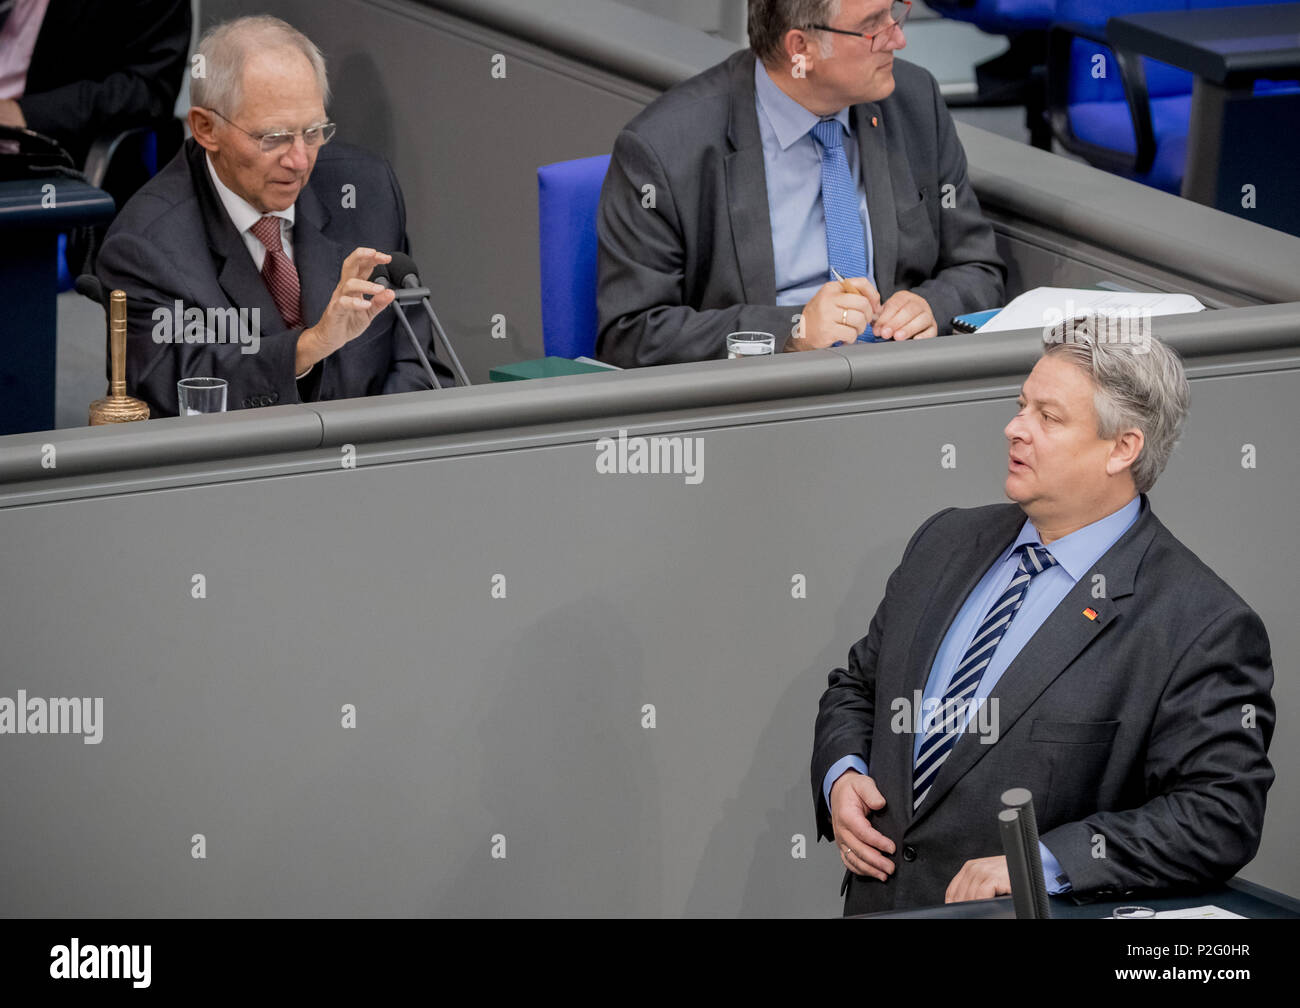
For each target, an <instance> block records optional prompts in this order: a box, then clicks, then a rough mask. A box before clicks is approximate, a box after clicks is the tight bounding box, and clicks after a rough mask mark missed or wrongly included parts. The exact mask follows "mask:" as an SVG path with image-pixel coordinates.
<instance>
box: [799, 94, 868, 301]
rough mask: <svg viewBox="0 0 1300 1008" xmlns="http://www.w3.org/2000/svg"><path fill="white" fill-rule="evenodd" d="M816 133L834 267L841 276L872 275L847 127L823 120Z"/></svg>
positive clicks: (829, 246) (823, 200)
mask: <svg viewBox="0 0 1300 1008" xmlns="http://www.w3.org/2000/svg"><path fill="white" fill-rule="evenodd" d="M812 134H813V137H814V138H815V139H816V140H817V143H818V144H820V145H821V148H822V210H823V211H824V212H825V215H826V254H827V257H828V259H829V262H830V266H831V268H832V269H836V270H839V272H840V275H841V276H845V277H865V276H870V275H871V274H870V273H868V272H867V239H866V235H865V233H864V232H863V230H862V214H861V212H860V210H859V202H860V201H859V197H858V187H857V186H856V185H854V184H853V175H852V174H851V173H850V172H849V161H848V158H846V157H845V156H844V143H843V135H844V127H843V126H841V125H840V123H839V121H838V120H835V119H823V120H822V121H821V122H819V123H817V125H815V126H814V127H813V128H812Z"/></svg>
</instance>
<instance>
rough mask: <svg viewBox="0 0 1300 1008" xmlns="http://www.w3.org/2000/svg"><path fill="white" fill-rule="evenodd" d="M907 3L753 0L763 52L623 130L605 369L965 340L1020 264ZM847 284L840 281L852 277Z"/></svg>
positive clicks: (604, 285) (752, 19) (612, 208)
mask: <svg viewBox="0 0 1300 1008" xmlns="http://www.w3.org/2000/svg"><path fill="white" fill-rule="evenodd" d="M910 8H911V4H910V3H909V2H908V0H894V2H893V3H891V2H890V0H750V4H749V40H750V48H749V49H748V50H743V51H741V52H738V53H736V54H735V55H733V56H732V57H730V58H729V59H727V60H726V61H725V62H723V63H721V64H719V65H718V66H716V67H713V68H712V69H709V70H706V71H705V72H704V73H702V74H700V75H699V76H697V77H694V78H692V79H691V80H689V81H686V82H685V83H683V84H681V85H679V86H677V87H675V88H673V89H672V90H670V91H669V92H668V93H667V94H665V95H663V96H662V97H660V98H659V99H658V100H656V101H655V102H654V103H652V104H651V105H650V106H649V107H648V108H646V109H645V111H644V112H642V113H641V114H640V115H638V116H637V117H636V118H635V119H633V120H632V122H631V123H629V124H628V125H627V127H626V128H625V129H624V130H623V131H622V133H621V134H620V135H619V137H618V139H617V141H616V142H615V145H614V151H613V160H612V163H611V166H610V170H609V174H608V175H607V177H606V179H605V185H604V189H603V191H602V193H601V201H600V211H599V218H598V235H599V271H600V279H599V294H598V301H599V322H600V337H599V342H598V345H597V353H598V356H600V357H602V358H603V359H605V360H607V361H610V362H611V363H614V364H618V365H621V366H624V367H634V366H641V365H647V364H671V363H677V362H681V361H695V360H708V359H711V358H721V357H724V356H726V349H725V341H726V337H727V334H728V333H732V332H742V331H760V332H767V333H772V334H773V335H775V336H776V347H777V349H778V350H780V349H784V350H792V351H793V350H813V349H820V348H825V347H830V346H835V345H838V344H841V343H852V342H854V341H855V340H864V341H866V340H875V341H884V340H901V339H918V338H925V337H929V336H935V335H938V334H940V333H946V332H949V331H950V329H951V326H950V323H951V320H952V318H953V317H954V316H956V315H959V314H962V313H964V312H970V311H976V310H979V309H984V308H994V307H998V306H1000V305H1001V304H1002V298H1003V281H1004V277H1005V269H1004V267H1003V265H1002V262H1001V261H1000V259H999V258H998V254H997V251H996V248H995V245H994V238H993V230H992V228H991V227H990V226H989V224H988V222H987V221H986V220H985V219H984V217H983V216H982V214H981V213H980V208H979V204H978V202H977V201H976V199H975V195H974V193H973V192H972V190H971V186H970V182H969V180H968V179H967V175H966V157H965V154H964V152H963V151H962V148H961V144H960V143H959V142H958V141H957V137H956V134H955V132H954V129H953V124H952V119H951V117H950V116H949V114H948V110H947V108H946V107H945V106H944V102H943V98H942V96H941V95H940V94H939V88H938V85H937V84H936V82H935V80H934V78H933V77H931V76H930V74H928V73H927V72H926V71H924V70H922V69H921V68H919V67H916V66H913V65H912V64H909V63H905V62H903V61H902V60H901V59H895V53H896V52H897V51H898V50H899V49H902V48H903V47H904V46H905V45H906V44H907V43H906V39H905V37H904V34H903V30H904V24H905V22H906V19H907V15H908V11H909V10H910ZM839 277H843V278H844V281H843V282H842V281H841V280H840V279H839Z"/></svg>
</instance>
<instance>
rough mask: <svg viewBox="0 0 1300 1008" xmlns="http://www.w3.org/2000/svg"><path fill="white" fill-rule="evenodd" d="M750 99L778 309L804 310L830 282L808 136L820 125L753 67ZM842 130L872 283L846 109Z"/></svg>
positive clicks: (815, 161) (815, 151) (867, 226)
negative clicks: (760, 142) (760, 148)
mask: <svg viewBox="0 0 1300 1008" xmlns="http://www.w3.org/2000/svg"><path fill="white" fill-rule="evenodd" d="M754 96H755V105H756V106H757V109H758V131H759V133H760V134H761V135H762V138H763V168H764V170H765V172H766V174H767V211H768V216H769V218H770V220H771V225H772V256H773V260H774V263H775V266H776V303H777V304H779V305H797V306H799V307H800V308H802V307H803V306H804V305H806V304H807V303H808V301H809V299H810V298H811V297H812V296H813V295H814V294H816V293H817V288H819V287H820V286H821V285H822V284H824V283H826V282H827V281H828V280H830V279H831V275H830V269H829V260H828V257H827V253H826V216H825V212H824V211H823V210H822V174H821V172H822V156H821V146H820V145H819V144H818V143H817V141H816V140H815V139H814V138H813V136H812V134H811V133H809V130H811V129H812V128H813V126H815V125H816V124H817V123H818V122H819V117H818V116H815V115H813V114H812V113H811V112H809V111H808V110H807V109H806V108H804V107H803V106H802V105H800V104H799V103H798V102H797V101H795V100H794V99H793V98H791V97H790V96H789V95H787V94H786V93H785V92H784V91H782V90H781V89H780V88H779V87H777V86H776V85H775V84H774V83H772V78H771V77H769V76H768V75H767V71H766V70H765V69H764V68H763V61H762V60H755V61H754ZM834 118H835V119H836V121H838V122H839V123H840V125H841V126H843V127H844V131H845V140H844V156H845V158H846V159H847V160H848V163H849V171H850V173H852V175H853V181H854V184H855V185H856V186H857V188H858V197H859V209H860V211H861V214H862V229H863V232H864V233H865V235H866V239H867V276H868V278H869V279H870V280H871V282H872V284H873V285H875V286H876V288H877V289H879V285H878V284H876V281H875V250H874V249H873V248H872V244H871V217H870V215H869V214H868V213H867V195H866V191H865V189H864V188H863V185H862V166H861V160H862V159H861V155H860V153H859V151H858V144H857V141H856V140H855V139H854V136H853V128H852V125H851V124H852V119H851V118H850V116H849V110H848V109H847V108H844V109H840V111H839V112H838V113H836V115H835V117H834Z"/></svg>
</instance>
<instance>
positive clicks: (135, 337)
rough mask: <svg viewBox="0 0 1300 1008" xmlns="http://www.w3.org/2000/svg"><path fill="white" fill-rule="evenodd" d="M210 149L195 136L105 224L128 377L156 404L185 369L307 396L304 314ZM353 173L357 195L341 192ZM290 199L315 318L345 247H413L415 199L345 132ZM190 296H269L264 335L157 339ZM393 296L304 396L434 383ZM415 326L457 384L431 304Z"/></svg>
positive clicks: (274, 398) (236, 386)
mask: <svg viewBox="0 0 1300 1008" xmlns="http://www.w3.org/2000/svg"><path fill="white" fill-rule="evenodd" d="M205 156H206V154H205V152H204V150H203V148H202V147H200V146H199V145H198V144H197V143H196V142H195V141H194V140H192V139H191V140H187V141H186V142H185V146H184V148H183V149H182V150H181V152H180V153H179V154H178V155H177V156H176V157H175V158H174V159H173V160H172V161H171V163H170V164H168V165H167V167H166V168H164V169H163V170H162V171H161V172H159V173H158V175H157V176H155V177H154V178H153V179H152V180H150V182H149V183H148V184H147V185H146V186H145V187H144V188H143V189H141V190H140V191H139V192H138V193H136V195H135V196H134V197H133V198H132V199H131V201H130V202H129V203H127V205H126V207H125V209H123V211H122V213H121V214H119V215H118V218H117V220H116V221H115V222H114V223H113V226H112V228H111V229H110V230H109V232H108V237H107V239H106V240H105V242H104V247H103V249H102V250H101V252H100V254H99V261H98V264H97V267H96V272H97V273H98V274H99V278H100V280H101V281H102V282H103V284H104V286H105V288H106V289H108V290H114V289H119V288H120V289H122V290H125V291H126V294H127V304H128V308H129V330H128V339H127V388H128V390H129V392H130V394H131V395H134V396H138V397H139V398H141V399H143V400H144V401H145V402H147V403H149V406H150V409H151V410H153V411H154V412H153V415H155V416H159V415H166V416H174V415H175V414H176V412H177V399H176V382H177V380H179V379H180V378H186V377H195V376H199V375H204V376H209V377H216V378H225V379H226V380H227V381H229V383H230V388H229V390H228V392H227V406H228V408H229V409H232V410H233V409H246V408H249V407H255V406H272V405H275V404H277V403H295V402H299V401H300V398H299V389H298V386H297V383H296V382H295V380H294V354H295V351H296V349H297V343H298V336H299V335H300V334H301V332H302V329H301V328H288V327H287V326H286V325H285V324H284V321H283V320H282V319H281V318H280V313H279V311H278V310H277V309H276V307H275V301H274V300H273V299H272V297H271V293H270V291H269V290H267V287H266V284H265V283H264V282H263V280H262V276H261V274H260V273H258V271H257V268H256V266H255V265H254V264H253V257H252V256H251V255H249V253H248V248H247V247H246V246H245V245H244V242H243V239H241V238H240V236H239V234H238V232H236V231H235V226H234V224H232V223H231V221H230V217H229V215H228V214H227V213H226V211H225V208H224V207H223V206H222V205H221V201H220V199H219V197H218V196H217V193H216V191H215V189H214V188H213V186H212V180H211V178H210V177H209V176H208V170H207V167H206V165H205V164H204V158H205ZM349 185H350V186H355V187H356V188H355V197H356V198H355V207H353V208H348V207H344V206H342V203H343V192H344V188H343V187H344V186H349ZM295 207H296V209H295V211H294V217H295V219H294V228H293V248H294V263H295V265H296V266H297V269H298V278H299V284H300V286H301V291H302V313H303V317H304V319H305V320H306V324H307V325H308V326H311V325H314V324H315V323H316V322H318V321H319V320H320V317H321V314H322V313H323V312H324V310H325V307H326V305H328V304H329V299H330V295H331V294H332V293H333V292H334V288H335V287H336V286H337V285H338V282H339V270H340V269H341V267H342V265H343V260H344V259H345V258H346V257H347V256H348V254H349V253H351V252H352V250H353V249H355V248H358V247H361V246H367V247H370V248H377V249H379V250H381V251H384V252H390V251H394V250H400V251H403V252H406V251H408V249H407V240H406V208H405V204H404V203H403V201H402V192H401V189H400V188H399V187H398V184H397V178H396V176H394V175H393V171H392V169H391V168H390V167H389V166H388V163H387V162H386V161H384V160H383V159H382V158H379V157H376V156H375V155H373V154H370V153H368V152H366V151H363V150H360V149H359V148H356V147H351V146H348V145H347V144H342V143H332V144H329V145H327V146H325V147H322V148H321V150H320V153H319V155H318V156H317V158H316V166H315V168H314V170H313V171H312V174H311V178H310V179H309V180H308V183H307V186H306V188H304V189H303V191H302V193H301V194H300V195H299V197H298V202H297V203H296V204H295ZM178 299H179V300H180V301H182V302H183V303H184V305H185V307H187V308H188V307H198V308H202V309H208V308H231V307H234V308H249V309H251V308H254V307H256V308H259V309H260V318H261V339H260V348H259V350H258V352H257V353H252V354H246V353H244V352H243V348H242V347H241V346H240V345H239V344H238V343H234V344H231V343H226V344H215V343H205V344H198V343H196V344H185V343H182V344H175V343H172V344H168V343H159V342H156V341H155V338H154V336H155V326H156V325H158V324H159V323H158V321H156V320H155V318H154V314H153V313H154V311H155V309H158V308H165V309H167V310H169V311H170V310H171V309H172V306H173V303H174V302H175V301H176V300H178ZM396 310H397V309H396V308H395V307H394V308H389V309H386V310H385V311H383V312H382V313H381V314H380V315H379V316H377V317H376V319H375V320H374V322H372V323H371V324H370V328H369V329H367V330H366V331H365V332H364V333H362V334H361V335H360V336H359V337H357V338H356V339H355V340H353V341H352V342H351V343H348V344H347V345H346V346H344V347H343V348H342V349H340V350H338V351H336V352H335V353H333V354H332V355H330V356H329V357H327V358H325V360H323V361H321V362H320V363H318V364H317V365H316V367H315V368H314V369H313V372H312V375H311V376H309V378H308V379H307V380H306V381H311V382H312V383H313V384H312V388H311V389H310V391H309V392H308V395H307V398H308V399H310V400H318V399H346V398H350V397H352V396H368V395H379V394H381V393H386V392H411V391H414V390H417V389H427V388H430V387H431V386H430V384H429V380H428V377H427V376H426V375H425V373H424V371H423V369H422V368H421V367H420V364H419V359H418V357H417V356H416V354H415V350H414V348H413V347H412V346H411V343H410V340H409V338H408V337H407V336H406V335H405V331H404V330H402V329H400V328H399V323H398V321H397V318H396V315H395V312H396ZM410 319H411V324H412V327H413V328H414V329H415V331H416V334H417V336H419V338H420V339H421V341H422V344H423V346H424V348H425V353H426V354H427V355H428V357H429V361H430V363H431V364H432V365H433V366H434V368H435V370H436V371H438V372H439V376H438V377H439V381H440V382H441V383H442V385H443V386H444V387H446V386H449V385H452V384H454V380H453V379H452V377H451V374H450V372H448V371H447V370H446V368H445V367H443V366H442V365H441V364H439V363H438V361H437V358H436V357H435V355H434V352H433V346H432V342H431V341H432V335H431V331H430V326H429V322H428V317H427V316H426V315H425V314H424V313H423V312H417V311H412V312H411V313H410Z"/></svg>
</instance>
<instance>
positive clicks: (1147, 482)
mask: <svg viewBox="0 0 1300 1008" xmlns="http://www.w3.org/2000/svg"><path fill="white" fill-rule="evenodd" d="M1097 328H1100V327H1098V326H1095V325H1091V326H1090V325H1088V324H1087V323H1084V324H1082V325H1079V324H1076V325H1075V326H1074V327H1073V331H1072V333H1071V338H1070V339H1067V340H1064V341H1061V342H1054V341H1052V342H1048V343H1046V344H1045V345H1044V347H1043V356H1045V357H1046V356H1051V355H1054V354H1061V355H1064V356H1066V357H1068V358H1069V359H1070V360H1071V361H1072V362H1073V363H1074V364H1075V365H1076V366H1078V367H1079V369H1080V370H1082V371H1083V372H1084V374H1086V375H1088V376H1089V377H1091V378H1092V382H1093V387H1094V394H1093V405H1094V407H1095V408H1096V410H1097V436H1098V437H1101V438H1106V439H1109V438H1113V437H1118V436H1119V434H1120V433H1121V432H1122V431H1125V430H1130V429H1132V428H1134V427H1136V428H1137V429H1138V430H1140V431H1141V432H1142V438H1143V442H1142V450H1141V451H1140V452H1139V453H1138V457H1137V458H1136V459H1135V460H1134V462H1133V468H1132V470H1131V471H1132V474H1133V483H1134V484H1135V485H1136V487H1137V491H1138V493H1146V492H1147V491H1148V490H1150V489H1151V488H1152V487H1153V486H1155V482H1156V479H1157V478H1158V477H1159V476H1160V474H1161V473H1162V472H1164V469H1165V465H1166V464H1167V463H1168V462H1169V456H1170V455H1172V454H1173V451H1174V445H1176V444H1177V443H1178V435H1179V433H1180V432H1181V431H1182V427H1183V420H1184V419H1185V418H1186V417H1187V404H1188V400H1189V399H1190V397H1191V389H1190V387H1189V386H1188V384H1187V375H1186V374H1184V373H1183V362H1182V360H1181V359H1180V358H1179V356H1178V354H1177V353H1175V352H1174V351H1173V350H1171V349H1170V348H1169V347H1167V346H1166V345H1165V344H1164V343H1161V342H1160V341H1159V340H1158V339H1156V338H1155V337H1154V336H1150V335H1144V336H1143V338H1142V339H1141V340H1140V341H1137V342H1124V343H1120V342H1114V341H1112V340H1108V339H1106V338H1105V337H1104V336H1103V337H1102V338H1100V339H1099V338H1098V335H1097V334H1095V333H1094V332H1093V330H1094V329H1097Z"/></svg>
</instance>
